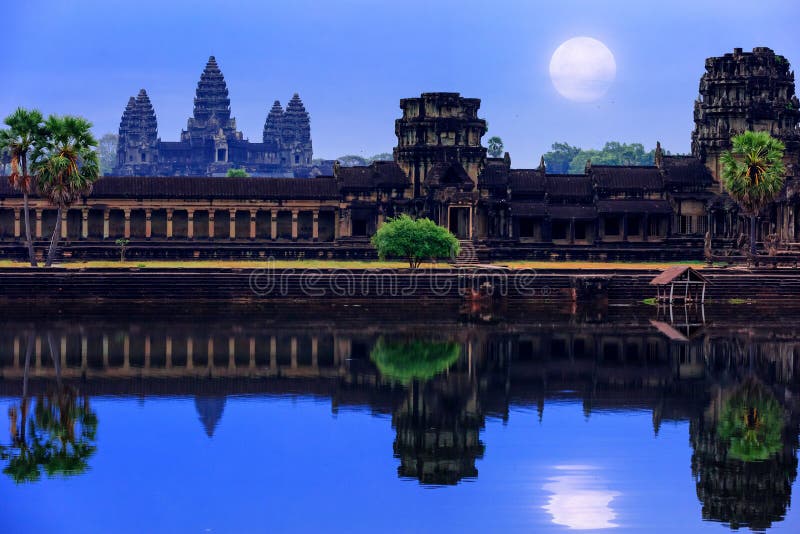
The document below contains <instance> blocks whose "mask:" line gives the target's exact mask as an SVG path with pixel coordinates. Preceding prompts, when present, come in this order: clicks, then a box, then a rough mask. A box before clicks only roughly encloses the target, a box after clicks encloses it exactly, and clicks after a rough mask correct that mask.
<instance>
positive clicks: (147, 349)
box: [144, 336, 150, 369]
mask: <svg viewBox="0 0 800 534" xmlns="http://www.w3.org/2000/svg"><path fill="white" fill-rule="evenodd" d="M144 368H145V369H150V336H144Z"/></svg>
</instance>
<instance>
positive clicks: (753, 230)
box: [750, 215, 756, 258]
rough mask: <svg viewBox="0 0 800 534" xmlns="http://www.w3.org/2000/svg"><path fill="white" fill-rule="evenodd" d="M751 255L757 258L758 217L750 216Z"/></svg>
mask: <svg viewBox="0 0 800 534" xmlns="http://www.w3.org/2000/svg"><path fill="white" fill-rule="evenodd" d="M750 255H751V256H752V257H753V258H755V257H756V216H755V215H751V216H750Z"/></svg>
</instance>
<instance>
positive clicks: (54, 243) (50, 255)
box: [44, 206, 61, 267]
mask: <svg viewBox="0 0 800 534" xmlns="http://www.w3.org/2000/svg"><path fill="white" fill-rule="evenodd" d="M60 235H61V206H59V207H58V214H56V227H55V228H54V229H53V237H51V238H50V250H48V251H47V263H45V264H44V266H45V267H50V266H51V265H53V260H54V259H55V257H56V248H57V247H58V237H59V236H60Z"/></svg>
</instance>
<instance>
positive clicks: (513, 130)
mask: <svg viewBox="0 0 800 534" xmlns="http://www.w3.org/2000/svg"><path fill="white" fill-rule="evenodd" d="M9 1H10V0H3V2H9ZM753 5H754V4H753V2H752V0H749V1H741V0H727V1H719V0H670V1H669V2H663V1H650V0H648V1H645V0H637V1H630V0H558V1H540V0H517V1H512V0H505V1H504V0H493V1H492V2H486V1H485V0H484V1H472V0H440V1H433V0H427V1H425V0H404V1H402V2H401V1H368V0H336V1H328V0H285V1H284V0H274V1H269V2H263V1H249V2H248V1H243V0H224V1H215V0H169V1H165V0H137V1H135V2H130V1H125V2H122V1H117V0H103V1H94V0H61V1H59V0H27V1H26V2H25V6H26V8H27V14H28V16H30V17H31V18H33V19H34V20H33V21H31V22H27V21H24V20H23V22H20V23H15V24H14V25H12V26H8V27H7V28H6V30H5V35H6V38H5V39H4V44H3V48H4V53H3V61H4V66H5V69H4V73H3V74H4V75H3V79H4V82H5V83H3V84H2V90H0V116H5V115H7V114H8V113H10V112H11V111H13V110H14V109H15V108H16V107H17V106H23V107H36V108H39V109H40V110H42V111H43V112H44V113H57V114H75V115H81V116H84V117H86V118H87V119H89V120H90V121H92V123H93V124H94V131H95V133H96V134H97V135H98V136H99V135H102V134H104V133H107V132H116V131H117V130H118V128H119V120H120V117H121V115H122V112H123V110H124V108H125V105H126V103H127V101H128V98H129V97H130V96H133V95H135V94H136V93H137V92H138V91H139V89H141V88H144V89H146V90H147V92H148V94H149V95H150V99H151V100H152V102H153V106H154V108H155V111H156V115H157V117H158V129H159V136H160V137H161V139H162V140H164V141H176V140H178V139H179V137H180V131H181V130H182V129H183V128H185V127H186V120H187V118H188V117H189V116H190V115H191V113H192V101H193V98H194V92H195V89H196V85H197V81H198V79H199V77H200V73H201V72H202V70H203V67H204V66H205V63H206V61H207V60H208V56H209V55H212V54H213V55H215V56H216V58H217V61H218V63H219V65H220V68H221V69H222V72H223V74H224V75H225V80H226V82H227V84H228V90H229V92H230V98H231V111H232V114H233V116H234V117H236V120H237V125H238V128H239V129H240V130H242V131H243V133H244V136H245V138H249V139H250V140H252V141H256V142H258V141H260V140H261V135H262V129H263V125H264V119H265V118H266V116H267V113H268V111H269V109H270V107H271V106H272V102H273V101H274V100H276V99H277V100H280V101H281V103H282V104H284V105H285V104H286V103H287V102H288V100H289V99H290V98H291V96H292V94H293V93H295V92H297V93H299V94H300V96H301V97H302V99H303V101H304V103H305V106H306V109H307V110H308V111H309V113H310V115H311V132H312V138H313V143H314V156H315V157H321V158H330V159H332V158H335V157H337V156H341V155H344V154H360V155H364V156H369V155H372V154H375V153H379V152H386V151H391V148H392V147H393V146H394V145H395V144H396V139H395V136H394V120H395V119H396V118H398V117H399V115H400V109H399V100H400V99H401V98H405V97H413V96H417V95H419V94H420V93H421V92H430V91H454V92H460V93H461V94H462V95H464V96H468V97H477V98H480V99H481V100H482V104H481V109H480V113H479V114H480V116H481V117H483V118H485V119H486V120H487V121H488V122H489V135H488V136H492V135H498V136H500V137H501V138H502V139H503V141H504V143H505V147H506V150H508V151H509V152H510V154H511V158H512V162H513V164H514V166H515V167H526V166H528V167H530V166H535V165H536V164H537V163H538V161H539V156H540V155H541V154H542V153H544V152H546V151H547V150H548V149H549V147H550V145H551V144H552V143H553V142H556V141H566V142H569V143H571V144H573V145H578V146H581V147H583V148H599V147H601V146H602V145H603V143H605V142H606V141H609V140H615V141H623V142H640V143H643V144H644V145H645V146H646V147H647V148H652V147H653V146H655V143H656V141H657V140H660V141H661V142H662V145H663V146H664V147H665V148H666V149H668V150H671V151H672V152H678V153H681V152H688V151H689V144H690V133H691V129H692V103H693V101H694V99H695V98H696V96H697V90H698V81H699V79H700V76H701V75H702V73H703V70H704V60H705V58H706V57H709V56H716V55H722V54H724V53H726V52H731V51H732V50H733V48H734V47H740V48H744V49H745V50H750V49H752V48H753V47H754V46H768V47H770V48H773V49H774V50H775V51H776V52H778V53H780V54H782V55H784V56H786V57H787V59H788V60H789V61H790V62H791V63H792V64H795V65H796V64H800V39H798V38H797V21H798V20H800V2H797V0H759V2H758V6H759V7H758V12H759V13H767V14H769V16H768V17H765V18H764V19H763V20H758V19H754V18H752V17H754V16H755V15H754V11H753V10H754V8H753ZM23 19H24V16H23ZM11 33H13V36H12V35H10V34H11ZM578 36H585V37H591V38H594V39H597V40H599V41H601V42H603V43H604V44H605V45H606V46H607V47H608V48H609V49H610V50H611V52H612V53H613V55H614V59H615V62H616V79H615V80H614V82H613V83H612V84H611V86H610V88H609V90H608V92H607V93H606V94H605V95H604V96H603V97H602V98H600V99H599V100H596V101H593V102H574V101H571V100H568V99H566V98H564V97H563V96H561V95H560V94H559V93H558V92H557V91H556V90H555V88H554V86H553V84H552V83H551V80H550V77H549V69H548V67H549V63H550V58H551V56H552V55H553V53H554V52H555V50H556V49H557V48H558V47H559V45H560V44H562V43H563V42H565V41H567V40H568V39H571V38H573V37H578ZM488 136H487V137H486V138H484V143H485V141H486V139H488Z"/></svg>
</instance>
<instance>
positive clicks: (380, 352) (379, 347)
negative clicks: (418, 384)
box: [370, 337, 461, 384]
mask: <svg viewBox="0 0 800 534" xmlns="http://www.w3.org/2000/svg"><path fill="white" fill-rule="evenodd" d="M459 355H461V347H460V346H459V345H458V343H453V342H449V341H432V340H423V339H413V340H387V339H384V338H383V337H381V338H379V339H378V342H377V343H375V346H374V347H373V349H372V352H370V359H371V360H372V361H373V362H375V366H376V367H377V368H378V371H380V373H381V375H383V376H385V377H387V378H391V379H392V380H396V381H398V382H402V383H403V384H408V383H409V382H412V381H414V380H422V381H424V380H429V379H430V378H432V377H434V376H436V375H437V374H439V373H442V372H444V371H446V370H447V369H449V368H450V366H452V365H453V364H454V363H455V362H456V360H458V357H459Z"/></svg>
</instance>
